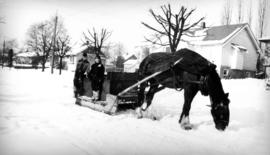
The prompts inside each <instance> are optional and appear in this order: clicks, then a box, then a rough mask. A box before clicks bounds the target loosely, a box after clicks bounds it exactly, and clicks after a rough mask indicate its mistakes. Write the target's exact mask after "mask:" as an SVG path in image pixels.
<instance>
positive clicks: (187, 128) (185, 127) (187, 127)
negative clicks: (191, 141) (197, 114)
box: [181, 124, 192, 130]
mask: <svg viewBox="0 0 270 155" xmlns="http://www.w3.org/2000/svg"><path fill="white" fill-rule="evenodd" d="M181 127H182V128H183V129H184V130H191V129H192V125H191V124H183V125H181Z"/></svg>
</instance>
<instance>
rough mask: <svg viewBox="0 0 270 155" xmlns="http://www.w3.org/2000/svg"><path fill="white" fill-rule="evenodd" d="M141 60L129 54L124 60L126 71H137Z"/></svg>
mask: <svg viewBox="0 0 270 155" xmlns="http://www.w3.org/2000/svg"><path fill="white" fill-rule="evenodd" d="M139 64H140V60H139V59H138V58H137V57H136V56H135V55H134V54H132V55H128V56H126V57H125V61H124V72H136V71H137V70H138V69H139Z"/></svg>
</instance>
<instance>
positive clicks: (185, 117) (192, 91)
mask: <svg viewBox="0 0 270 155" xmlns="http://www.w3.org/2000/svg"><path fill="white" fill-rule="evenodd" d="M197 92H198V86H197V85H196V84H187V85H186V86H185V87H184V99H185V102H184V105H183V110H182V114H181V116H180V119H179V123H180V124H181V127H182V128H184V129H186V130H190V129H191V128H192V126H191V124H190V121H189V111H190V107H191V102H192V100H193V98H194V97H195V95H196V94H197Z"/></svg>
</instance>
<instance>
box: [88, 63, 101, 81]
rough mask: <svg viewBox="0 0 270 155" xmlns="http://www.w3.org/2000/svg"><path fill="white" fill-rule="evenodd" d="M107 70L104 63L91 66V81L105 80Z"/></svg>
mask: <svg viewBox="0 0 270 155" xmlns="http://www.w3.org/2000/svg"><path fill="white" fill-rule="evenodd" d="M104 71H105V68H104V66H103V64H102V63H94V64H93V65H92V66H91V71H90V75H89V77H90V79H91V80H104Z"/></svg>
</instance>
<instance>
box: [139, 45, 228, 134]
mask: <svg viewBox="0 0 270 155" xmlns="http://www.w3.org/2000/svg"><path fill="white" fill-rule="evenodd" d="M179 59H180V62H179V63H177V64H175V65H173V62H175V61H176V60H179ZM160 70H162V72H161V74H159V75H157V76H155V77H153V78H151V79H149V80H147V81H146V82H144V83H142V84H140V85H139V89H138V105H137V114H138V117H139V118H142V111H145V110H147V108H148V107H149V106H150V105H151V103H152V99H153V97H154V95H155V93H157V92H159V91H161V90H163V89H164V88H166V87H167V88H173V89H177V90H178V89H181V90H182V89H183V90H184V104H183V108H182V113H181V115H180V119H179V124H180V125H181V127H182V128H184V129H186V130H189V129H192V125H191V123H190V121H189V111H190V108H191V103H192V100H193V98H194V97H195V96H196V94H197V92H198V91H200V92H201V93H202V95H204V96H209V97H210V102H211V114H212V117H213V121H214V124H215V128H216V129H217V130H222V131H223V130H225V129H226V127H227V126H228V125H229V118H230V110H229V103H230V100H229V98H228V96H229V93H224V90H223V87H222V83H221V80H220V77H219V75H218V73H217V71H216V65H215V64H213V63H211V62H209V61H208V60H207V59H205V58H204V57H202V56H201V55H199V54H198V53H196V52H194V51H192V50H189V49H186V48H185V49H181V50H178V51H176V52H175V53H174V54H172V53H165V52H160V53H153V54H150V55H149V56H147V57H146V58H145V59H144V60H143V61H142V62H141V63H140V66H139V70H138V74H139V75H138V76H139V79H143V78H145V77H147V76H149V75H151V74H153V73H155V72H157V71H160ZM148 86H149V87H150V88H149V91H148V92H147V93H146V95H145V89H146V87H148Z"/></svg>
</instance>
